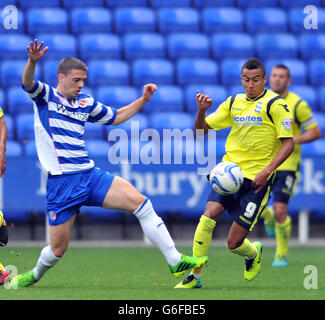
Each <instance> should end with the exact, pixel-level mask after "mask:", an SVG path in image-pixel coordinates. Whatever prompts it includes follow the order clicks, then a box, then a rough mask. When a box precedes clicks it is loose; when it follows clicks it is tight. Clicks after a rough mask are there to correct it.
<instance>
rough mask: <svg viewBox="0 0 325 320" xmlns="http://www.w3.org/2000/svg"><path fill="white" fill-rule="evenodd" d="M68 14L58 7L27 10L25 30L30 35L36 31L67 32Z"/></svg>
mask: <svg viewBox="0 0 325 320" xmlns="http://www.w3.org/2000/svg"><path fill="white" fill-rule="evenodd" d="M68 27H69V25H68V14H67V13H66V11H65V10H63V9H60V8H42V9H30V10H28V12H27V30H28V33H29V34H31V35H35V34H37V33H41V32H42V33H49V32H55V33H65V32H68Z"/></svg>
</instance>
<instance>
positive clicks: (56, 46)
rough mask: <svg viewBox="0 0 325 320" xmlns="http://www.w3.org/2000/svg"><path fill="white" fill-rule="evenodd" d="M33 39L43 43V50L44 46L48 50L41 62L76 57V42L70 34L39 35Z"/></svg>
mask: <svg viewBox="0 0 325 320" xmlns="http://www.w3.org/2000/svg"><path fill="white" fill-rule="evenodd" d="M35 37H36V38H37V39H39V41H44V48H45V47H46V46H48V47H49V48H50V49H49V50H48V51H47V52H46V54H45V55H44V57H43V58H42V61H44V60H50V59H64V58H67V57H76V56H77V40H76V38H75V37H74V36H73V35H71V34H65V33H53V34H50V33H41V34H38V35H36V36H35ZM25 50H26V49H25ZM25 58H26V57H25Z"/></svg>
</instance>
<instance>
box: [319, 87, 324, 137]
mask: <svg viewBox="0 0 325 320" xmlns="http://www.w3.org/2000/svg"><path fill="white" fill-rule="evenodd" d="M319 108H320V111H321V112H323V113H324V114H325V85H323V86H321V87H319ZM323 135H324V134H323Z"/></svg>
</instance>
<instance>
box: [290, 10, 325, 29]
mask: <svg viewBox="0 0 325 320" xmlns="http://www.w3.org/2000/svg"><path fill="white" fill-rule="evenodd" d="M306 17H307V15H306V13H304V11H303V10H302V9H301V8H294V9H291V10H290V11H289V15H288V18H289V19H288V21H289V26H290V31H291V32H292V33H294V34H300V33H308V34H310V33H313V32H315V33H318V32H319V31H320V30H325V9H322V8H318V9H317V29H311V26H310V28H309V29H306V28H305V26H304V22H305V19H306ZM306 22H307V24H308V23H309V24H310V22H311V21H309V20H308V19H307V21H306Z"/></svg>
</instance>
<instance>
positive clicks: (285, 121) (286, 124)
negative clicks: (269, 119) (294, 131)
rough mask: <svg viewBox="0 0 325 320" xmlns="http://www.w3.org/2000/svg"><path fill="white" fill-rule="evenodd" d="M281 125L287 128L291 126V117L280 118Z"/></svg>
mask: <svg viewBox="0 0 325 320" xmlns="http://www.w3.org/2000/svg"><path fill="white" fill-rule="evenodd" d="M282 125H283V126H284V127H285V128H286V129H287V130H290V129H291V127H292V119H291V118H286V119H283V120H282Z"/></svg>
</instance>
